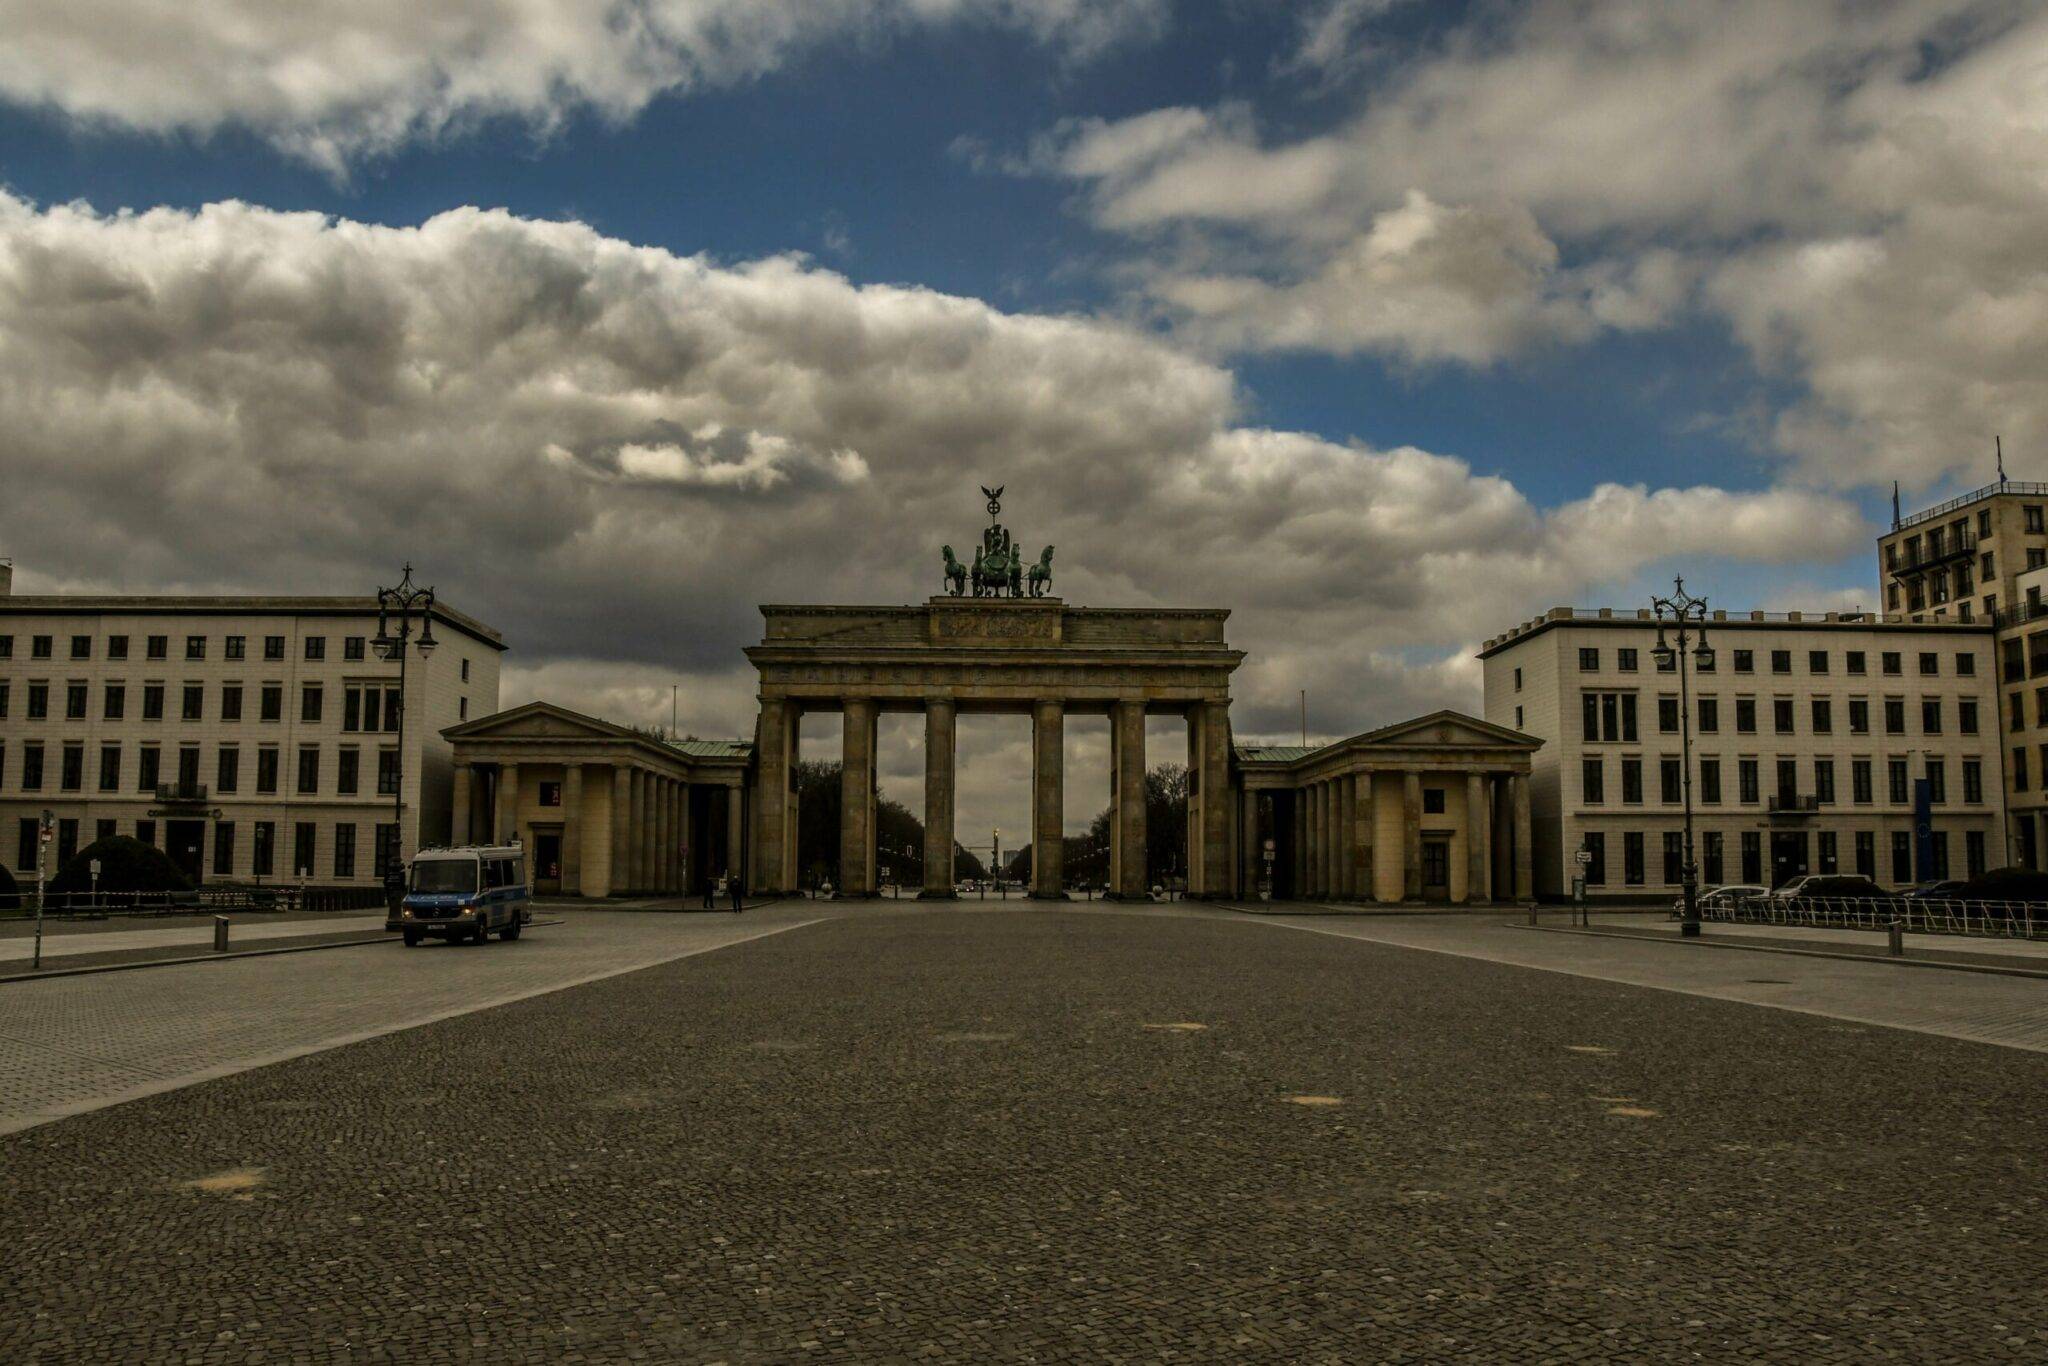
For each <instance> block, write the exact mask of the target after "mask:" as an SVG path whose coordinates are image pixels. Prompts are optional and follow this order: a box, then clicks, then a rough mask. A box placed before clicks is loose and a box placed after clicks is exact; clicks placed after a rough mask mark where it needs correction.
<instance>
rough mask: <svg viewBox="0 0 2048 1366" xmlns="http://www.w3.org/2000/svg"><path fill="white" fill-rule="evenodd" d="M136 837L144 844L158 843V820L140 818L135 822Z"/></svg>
mask: <svg viewBox="0 0 2048 1366" xmlns="http://www.w3.org/2000/svg"><path fill="white" fill-rule="evenodd" d="M135 838H136V839H138V840H140V841H142V842H143V843H144V844H155V843H156V822H155V821H144V820H138V821H137V822H135Z"/></svg>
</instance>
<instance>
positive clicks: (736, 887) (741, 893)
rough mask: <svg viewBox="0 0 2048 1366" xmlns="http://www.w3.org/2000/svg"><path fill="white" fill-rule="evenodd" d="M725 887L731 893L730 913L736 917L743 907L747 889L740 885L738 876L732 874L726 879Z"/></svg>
mask: <svg viewBox="0 0 2048 1366" xmlns="http://www.w3.org/2000/svg"><path fill="white" fill-rule="evenodd" d="M725 885H726V886H727V887H728V888H730V889H731V891H732V913H733V914H734V915H738V914H739V913H740V911H741V910H742V909H744V907H745V904H746V897H747V889H746V888H745V887H743V886H741V885H740V876H739V874H738V873H734V874H733V875H732V876H731V877H729V878H727V879H726V880H725Z"/></svg>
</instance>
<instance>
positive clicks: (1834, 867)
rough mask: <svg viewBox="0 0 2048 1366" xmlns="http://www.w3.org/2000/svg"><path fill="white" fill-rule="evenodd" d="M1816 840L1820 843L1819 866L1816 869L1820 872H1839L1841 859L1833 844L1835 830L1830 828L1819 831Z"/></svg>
mask: <svg viewBox="0 0 2048 1366" xmlns="http://www.w3.org/2000/svg"><path fill="white" fill-rule="evenodd" d="M1816 842H1817V843H1818V844H1819V845H1820V867H1819V868H1818V869H1817V870H1816V871H1818V872H1822V873H1839V872H1840V871H1842V860H1841V858H1840V856H1839V854H1838V852H1837V848H1836V844H1835V832H1834V831H1832V830H1823V831H1821V832H1820V834H1819V836H1818V837H1817V840H1816Z"/></svg>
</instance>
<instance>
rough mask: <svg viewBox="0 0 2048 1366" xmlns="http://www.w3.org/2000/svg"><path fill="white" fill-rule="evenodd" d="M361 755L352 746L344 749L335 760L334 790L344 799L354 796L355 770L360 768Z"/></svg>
mask: <svg viewBox="0 0 2048 1366" xmlns="http://www.w3.org/2000/svg"><path fill="white" fill-rule="evenodd" d="M362 757H363V756H362V753H361V751H359V750H357V749H356V748H355V747H354V746H353V745H349V746H346V747H344V748H343V749H342V750H341V752H340V754H339V756H338V757H337V758H336V759H335V766H334V790H335V791H336V792H337V793H339V794H340V795H342V796H344V797H353V796H355V794H356V782H357V769H358V768H359V767H360V766H361V762H362Z"/></svg>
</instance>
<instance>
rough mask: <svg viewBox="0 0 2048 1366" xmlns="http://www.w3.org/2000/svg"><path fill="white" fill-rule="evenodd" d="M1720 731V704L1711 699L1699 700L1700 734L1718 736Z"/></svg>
mask: <svg viewBox="0 0 2048 1366" xmlns="http://www.w3.org/2000/svg"><path fill="white" fill-rule="evenodd" d="M1720 731H1721V703H1720V702H1719V700H1718V699H1715V698H1712V697H1702V698H1701V699H1700V734H1702V735H1718V734H1719V733H1720Z"/></svg>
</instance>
